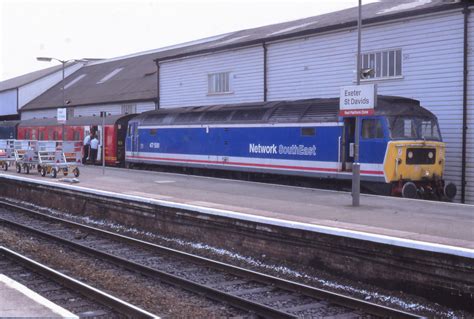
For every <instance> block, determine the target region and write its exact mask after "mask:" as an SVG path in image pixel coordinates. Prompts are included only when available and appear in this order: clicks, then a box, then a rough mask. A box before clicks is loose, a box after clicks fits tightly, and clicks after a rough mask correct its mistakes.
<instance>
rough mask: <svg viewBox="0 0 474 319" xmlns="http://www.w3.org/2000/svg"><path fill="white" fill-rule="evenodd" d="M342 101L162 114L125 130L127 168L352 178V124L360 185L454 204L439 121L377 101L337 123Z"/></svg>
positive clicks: (400, 102)
mask: <svg viewBox="0 0 474 319" xmlns="http://www.w3.org/2000/svg"><path fill="white" fill-rule="evenodd" d="M338 111H339V99H337V98H334V99H307V100H298V101H274V102H262V103H246V104H238V105H222V106H219V105H217V106H202V107H184V108H173V109H160V110H156V111H149V112H145V113H142V114H140V115H138V116H136V117H134V118H132V119H131V120H130V121H129V123H128V130H127V137H126V147H125V148H126V153H125V162H126V164H127V165H131V164H132V165H133V164H140V163H148V164H158V165H174V166H184V167H200V168H208V169H219V170H232V171H244V172H257V173H272V174H279V175H295V176H304V177H316V178H324V179H350V178H351V176H352V175H351V174H352V164H353V162H354V137H355V128H356V125H355V124H356V121H359V127H360V132H359V133H360V143H359V145H360V148H359V150H360V152H359V154H360V155H359V162H360V165H361V168H360V172H361V181H362V182H364V183H366V184H367V185H371V186H372V189H377V190H379V191H381V190H384V191H385V192H389V193H390V194H392V195H396V196H400V195H402V196H403V197H409V198H416V197H425V196H428V195H429V196H436V197H438V198H448V199H452V198H454V196H455V195H456V186H455V185H454V184H452V183H447V182H446V181H445V179H444V176H443V173H444V165H445V157H446V147H445V143H443V141H442V138H441V133H440V130H439V126H438V121H437V119H436V116H435V115H434V114H433V113H431V112H430V111H428V110H427V109H425V108H423V107H421V106H420V103H419V101H416V100H412V99H407V98H400V97H390V96H378V102H377V106H376V108H375V112H374V114H373V115H370V116H360V117H340V116H339V115H338Z"/></svg>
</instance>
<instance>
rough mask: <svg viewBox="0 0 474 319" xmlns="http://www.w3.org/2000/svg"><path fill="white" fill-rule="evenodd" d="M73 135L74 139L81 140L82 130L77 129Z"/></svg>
mask: <svg viewBox="0 0 474 319" xmlns="http://www.w3.org/2000/svg"><path fill="white" fill-rule="evenodd" d="M73 135H74V137H73V139H74V140H75V141H80V140H81V131H79V130H76V131H74V134H73Z"/></svg>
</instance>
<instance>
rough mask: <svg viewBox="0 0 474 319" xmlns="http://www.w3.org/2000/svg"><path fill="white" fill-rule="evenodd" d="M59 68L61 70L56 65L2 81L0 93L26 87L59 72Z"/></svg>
mask: <svg viewBox="0 0 474 319" xmlns="http://www.w3.org/2000/svg"><path fill="white" fill-rule="evenodd" d="M61 68H62V65H56V66H52V67H49V68H46V69H42V70H39V71H35V72H31V73H27V74H23V75H20V76H17V77H14V78H11V79H8V80H5V81H2V82H0V92H1V91H6V90H11V89H16V88H19V87H20V86H23V85H26V84H28V83H31V82H33V81H36V80H38V79H40V78H42V77H45V76H48V75H50V74H52V73H54V72H57V71H59V70H61Z"/></svg>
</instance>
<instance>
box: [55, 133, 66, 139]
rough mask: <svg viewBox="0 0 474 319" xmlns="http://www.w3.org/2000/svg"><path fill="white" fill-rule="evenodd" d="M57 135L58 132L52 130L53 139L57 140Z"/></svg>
mask: <svg viewBox="0 0 474 319" xmlns="http://www.w3.org/2000/svg"><path fill="white" fill-rule="evenodd" d="M64 134H66V132H64ZM58 135H59V134H58V132H56V131H54V132H53V140H55V141H57V140H59V136H58Z"/></svg>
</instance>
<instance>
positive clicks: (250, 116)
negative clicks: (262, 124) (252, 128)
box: [231, 109, 267, 121]
mask: <svg viewBox="0 0 474 319" xmlns="http://www.w3.org/2000/svg"><path fill="white" fill-rule="evenodd" d="M266 112H267V109H249V110H238V111H235V113H234V115H232V119H231V121H260V120H261V119H262V118H263V116H264V115H265V113H266Z"/></svg>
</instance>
